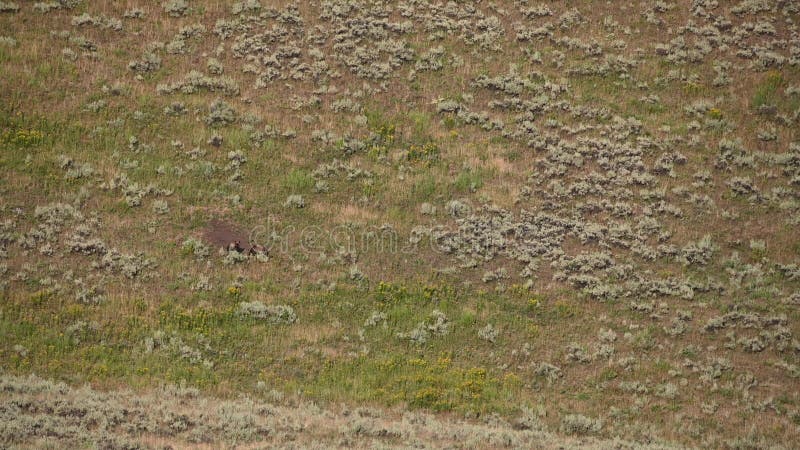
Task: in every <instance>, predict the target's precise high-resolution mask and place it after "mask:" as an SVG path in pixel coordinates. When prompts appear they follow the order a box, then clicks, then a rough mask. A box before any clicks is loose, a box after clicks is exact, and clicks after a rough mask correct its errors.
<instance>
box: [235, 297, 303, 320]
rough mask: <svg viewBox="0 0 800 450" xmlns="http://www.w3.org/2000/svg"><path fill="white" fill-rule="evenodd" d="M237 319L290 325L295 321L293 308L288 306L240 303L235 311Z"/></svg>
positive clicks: (295, 315)
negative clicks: (245, 318)
mask: <svg viewBox="0 0 800 450" xmlns="http://www.w3.org/2000/svg"><path fill="white" fill-rule="evenodd" d="M236 315H238V316H239V317H247V318H252V319H259V320H266V321H267V322H269V323H274V324H292V323H295V322H296V321H297V314H295V312H294V308H292V307H291V306H288V305H265V304H264V303H262V302H259V301H254V302H241V303H239V308H238V309H237V310H236Z"/></svg>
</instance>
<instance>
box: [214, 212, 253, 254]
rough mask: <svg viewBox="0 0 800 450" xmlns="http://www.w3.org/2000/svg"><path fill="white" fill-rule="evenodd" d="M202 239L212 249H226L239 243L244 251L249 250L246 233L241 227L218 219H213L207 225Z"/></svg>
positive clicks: (248, 240)
mask: <svg viewBox="0 0 800 450" xmlns="http://www.w3.org/2000/svg"><path fill="white" fill-rule="evenodd" d="M203 238H204V239H205V240H206V242H208V244H209V245H211V246H212V247H214V248H220V247H222V248H227V247H228V245H229V244H231V243H233V242H235V241H239V244H240V245H241V246H242V247H243V248H245V249H247V248H250V239H249V236H248V233H247V232H245V231H244V230H243V229H242V227H240V226H238V225H235V224H232V223H230V222H226V221H223V220H219V219H213V220H211V221H210V222H209V223H208V225H207V226H206V229H205V231H204V232H203Z"/></svg>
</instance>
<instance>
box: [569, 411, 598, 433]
mask: <svg viewBox="0 0 800 450" xmlns="http://www.w3.org/2000/svg"><path fill="white" fill-rule="evenodd" d="M602 428H603V421H602V420H600V419H592V418H590V417H586V416H583V415H580V414H567V415H566V416H564V418H563V419H561V427H560V430H561V432H562V433H565V434H577V435H585V434H593V433H598V432H599V431H600V430H601V429H602Z"/></svg>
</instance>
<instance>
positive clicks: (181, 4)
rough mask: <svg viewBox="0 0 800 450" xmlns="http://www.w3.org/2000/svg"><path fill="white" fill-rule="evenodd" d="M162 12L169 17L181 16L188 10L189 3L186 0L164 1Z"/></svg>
mask: <svg viewBox="0 0 800 450" xmlns="http://www.w3.org/2000/svg"><path fill="white" fill-rule="evenodd" d="M163 6H164V12H166V13H167V14H169V16H170V17H183V16H185V15H186V13H187V12H188V11H189V4H188V3H186V0H170V1H168V2H164V5H163Z"/></svg>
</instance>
